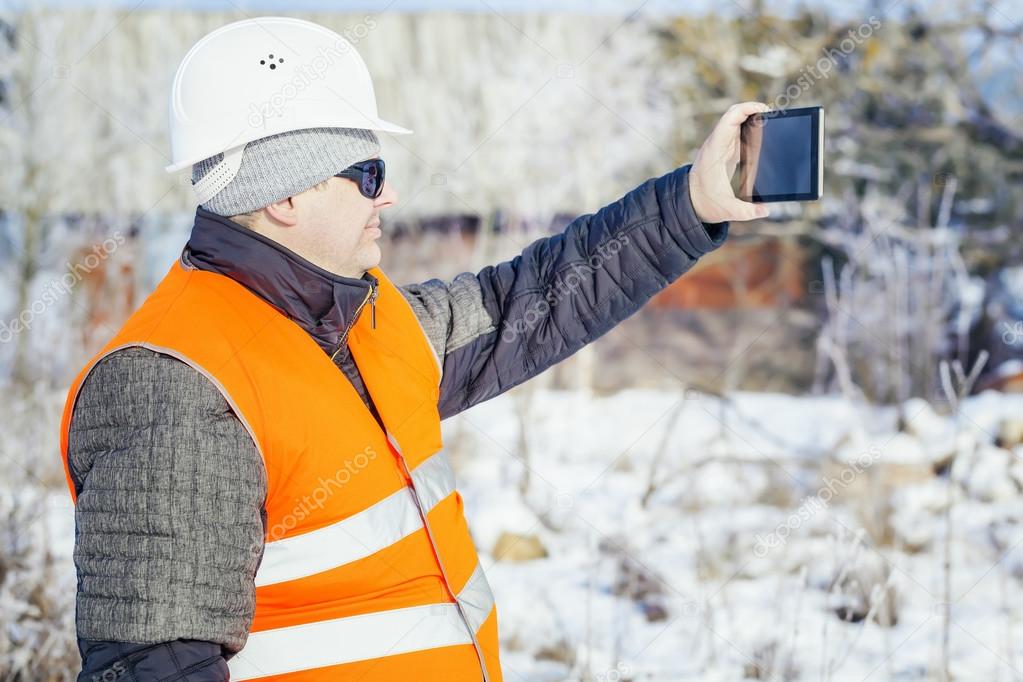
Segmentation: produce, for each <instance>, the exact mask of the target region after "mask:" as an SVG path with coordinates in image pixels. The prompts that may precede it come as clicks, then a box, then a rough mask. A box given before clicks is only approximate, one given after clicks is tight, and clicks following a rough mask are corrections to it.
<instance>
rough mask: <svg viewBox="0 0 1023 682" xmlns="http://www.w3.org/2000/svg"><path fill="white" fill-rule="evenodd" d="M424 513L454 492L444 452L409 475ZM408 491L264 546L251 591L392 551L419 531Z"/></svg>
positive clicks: (412, 502)
mask: <svg viewBox="0 0 1023 682" xmlns="http://www.w3.org/2000/svg"><path fill="white" fill-rule="evenodd" d="M412 480H413V482H414V483H415V486H416V489H417V490H418V491H419V497H420V501H421V502H422V504H423V512H428V511H430V510H431V509H433V508H434V507H435V506H436V505H437V503H438V502H440V501H441V500H443V499H444V498H445V497H447V496H448V495H450V494H452V493H453V492H455V476H454V474H453V473H452V471H451V465H450V464H449V463H448V458H447V457H446V456H445V455H444V453H443V452H438V453H437V454H435V455H433V456H431V457H430V458H429V459H427V460H426V461H425V462H422V463H421V464H420V465H419V466H417V467H416V468H415V469H413V471H412ZM412 494H413V493H412V489H411V488H402V489H400V490H398V491H396V492H395V493H393V494H392V495H390V496H389V497H386V498H384V499H383V500H381V501H379V502H377V503H376V504H374V505H373V506H372V507H370V508H368V509H366V510H364V511H361V512H359V513H358V514H355V515H354V516H350V517H348V518H347V519H343V520H341V521H338V522H337V523H334V524H331V525H329V526H326V527H325V528H320V529H318V530H314V531H312V532H310V533H304V534H302V535H297V536H295V537H290V538H284V539H282V540H275V541H271V542H268V543H266V549H265V550H264V554H263V563H262V564H260V566H259V571H258V572H257V573H256V586H257V587H259V586H262V585H274V584H276V583H283V582H287V581H288V580H296V579H298V578H304V577H306V576H309V575H315V574H316V573H320V572H322V571H327V570H330V569H332V568H336V567H338V566H343V565H344V564H347V563H351V562H353V561H356V560H358V559H362V558H365V557H367V556H369V555H371V554H373V553H375V552H379V551H380V550H382V549H384V548H385V547H388V546H390V545H393V544H394V543H396V542H398V541H399V540H401V539H402V538H404V537H407V536H409V535H411V534H412V533H414V532H416V531H417V530H420V529H421V528H422V527H423V522H422V519H420V517H419V509H418V508H417V507H416V503H415V500H414V499H413V497H412Z"/></svg>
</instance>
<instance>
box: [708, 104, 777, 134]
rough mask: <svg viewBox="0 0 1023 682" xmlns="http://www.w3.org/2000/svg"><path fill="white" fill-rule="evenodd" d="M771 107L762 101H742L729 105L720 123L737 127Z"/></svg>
mask: <svg viewBox="0 0 1023 682" xmlns="http://www.w3.org/2000/svg"><path fill="white" fill-rule="evenodd" d="M770 110H771V108H770V107H769V106H767V105H766V104H764V103H762V102H742V103H740V104H733V105H732V106H730V107H728V111H726V112H725V115H724V116H722V117H721V122H720V123H719V124H718V125H721V126H724V127H730V128H737V127H739V126H741V125H742V124H743V122H745V120H746V119H747V118H749V117H750V116H752V115H753V114H762V113H764V112H765V111H770Z"/></svg>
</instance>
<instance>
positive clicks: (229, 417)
mask: <svg viewBox="0 0 1023 682" xmlns="http://www.w3.org/2000/svg"><path fill="white" fill-rule="evenodd" d="M68 465H69V469H70V471H71V478H72V482H73V484H74V486H75V488H76V491H77V494H78V500H77V504H76V508H75V551H74V560H75V566H76V568H77V571H78V594H77V630H78V637H79V640H80V642H82V641H91V642H96V641H99V642H135V643H154V644H155V643H161V642H168V641H173V640H178V639H184V640H199V641H204V642H212V643H216V644H219V645H221V646H222V647H223V649H224V651H225V653H227V654H230V653H232V652H236V651H238V650H240V649H241V648H242V646H243V645H244V643H245V640H246V637H247V636H248V630H249V626H250V624H251V621H252V616H253V613H254V610H255V586H254V583H253V578H254V576H255V572H256V568H257V567H258V565H259V562H260V560H261V558H262V553H263V537H264V526H265V511H264V507H263V505H264V501H265V498H266V475H265V470H264V467H263V463H262V460H261V458H260V455H259V452H258V450H257V449H256V446H255V444H254V443H253V441H252V439H251V438H250V436H249V434H248V432H247V431H246V430H245V428H244V427H243V426H242V424H241V423H240V422H239V420H238V419H237V418H236V417H235V416H234V413H233V412H232V411H231V408H230V407H229V405H228V403H227V401H226V400H225V399H224V397H223V396H222V395H221V394H220V392H219V391H218V390H217V388H215V387H214V385H213V384H212V383H211V382H210V381H209V380H208V379H207V378H206V377H204V376H203V375H202V374H200V373H199V372H197V371H196V370H195V369H193V368H192V367H190V366H188V365H186V364H185V363H183V362H180V361H179V360H177V359H175V358H172V357H170V356H167V355H162V354H159V353H156V352H154V351H150V350H147V349H143V348H127V349H122V350H119V351H116V352H114V353H113V354H111V355H109V356H107V357H106V358H104V359H103V360H101V361H100V362H99V363H98V364H97V365H96V367H95V368H93V370H92V372H91V373H90V374H89V376H88V377H87V379H86V380H85V382H84V384H83V386H82V389H81V392H80V393H79V396H78V399H77V402H76V404H75V409H74V413H73V416H72V421H71V426H70V434H69V448H68Z"/></svg>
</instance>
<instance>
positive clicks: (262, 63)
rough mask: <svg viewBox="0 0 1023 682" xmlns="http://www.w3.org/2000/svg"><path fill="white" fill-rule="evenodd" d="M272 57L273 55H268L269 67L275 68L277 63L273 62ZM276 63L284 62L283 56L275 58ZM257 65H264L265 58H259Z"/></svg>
mask: <svg viewBox="0 0 1023 682" xmlns="http://www.w3.org/2000/svg"><path fill="white" fill-rule="evenodd" d="M273 58H274V56H273V55H269V56H268V59H269V60H270V68H271V69H276V68H277V64H274V63H273ZM277 63H278V64H283V63H284V57H278V58H277ZM259 65H260V66H265V65H266V59H260V60H259Z"/></svg>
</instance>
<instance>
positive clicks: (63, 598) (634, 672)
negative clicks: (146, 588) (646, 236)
mask: <svg viewBox="0 0 1023 682" xmlns="http://www.w3.org/2000/svg"><path fill="white" fill-rule="evenodd" d="M62 401H63V394H62V393H53V392H49V391H47V392H41V393H39V394H37V395H36V396H35V399H31V400H22V401H21V404H22V405H23V407H22V408H20V411H19V412H17V413H13V415H14V417H15V420H14V421H12V424H15V425H21V426H16V427H14V428H12V429H8V430H7V431H6V433H5V434H4V441H3V442H4V448H5V450H4V455H5V458H6V461H7V465H6V466H5V468H4V470H3V472H2V479H3V481H4V485H2V486H0V518H4V519H6V524H7V525H6V526H4V527H3V528H0V541H2V542H3V545H4V547H5V551H4V554H3V555H2V557H0V570H4V571H15V572H20V573H21V574H22V575H21V579H17V576H15V577H16V579H14V580H6V581H0V582H2V584H3V585H4V587H3V589H2V590H0V613H2V614H3V616H4V620H6V621H7V625H8V627H10V628H11V629H10V630H9V631H10V632H11V633H13V636H12V638H11V640H10V641H9V643H8V644H9V645H10V646H11V649H10V650H8V651H2V650H0V660H4V661H5V667H6V669H7V670H17V669H19V668H21V669H23V670H33V669H36V670H38V667H37V666H38V665H39V664H40V663H42V662H43V661H46V660H47V659H57V658H60V659H61V660H70V659H68V657H69V656H71V657H72V658H73V655H74V639H73V611H74V608H73V599H74V569H73V565H72V561H71V551H72V548H73V534H74V527H73V518H72V510H71V506H70V502H69V499H68V497H67V494H66V493H65V491H64V490H63V489H62V488H61V487H60V486H61V481H62V476H63V474H62V472H61V471H60V469H59V457H58V455H57V443H56V439H55V436H54V434H55V433H56V421H55V420H56V419H57V418H58V416H59V409H60V406H61V403H62ZM33 405H34V406H35V407H33ZM904 408H905V409H904V420H903V421H904V423H905V428H904V429H903V430H902V431H901V432H900V431H897V430H896V423H897V422H896V419H897V414H896V410H895V409H893V408H889V409H881V410H879V409H870V410H866V411H864V410H859V409H856V408H853V407H852V406H851V405H850V404H849V403H848V402H846V401H844V400H843V399H841V398H837V397H835V398H829V397H816V398H813V397H788V396H783V395H768V394H737V395H734V396H732V397H730V398H729V399H727V400H723V401H722V400H719V399H718V398H715V397H712V396H706V395H702V394H698V393H681V392H674V393H673V392H666V391H651V390H630V391H624V392H621V393H617V394H614V395H610V396H599V397H592V396H589V395H588V394H586V393H582V392H563V391H562V392H558V391H547V390H543V389H537V388H530V385H529V384H527V385H526V386H524V387H520V388H519V389H516V390H515V391H512V392H511V393H509V394H506V395H504V396H501V397H499V398H497V399H495V400H492V401H490V402H488V403H484V404H483V405H480V406H477V407H476V408H473V409H472V410H470V411H469V412H467V413H465V414H463V415H460V416H458V417H456V418H454V419H451V420H448V421H447V422H445V424H444V428H445V442H446V447H447V450H448V452H449V453H450V455H451V457H452V458H453V461H454V462H455V466H456V470H457V472H458V478H459V485H460V489H461V491H462V494H463V497H464V502H465V506H466V509H467V514H468V517H469V520H470V525H471V527H472V530H473V534H474V536H475V538H476V542H477V545H478V546H479V548H480V550H481V555H482V560H483V562H484V566H485V567H486V568H487V573H488V576H489V579H490V582H491V585H492V587H493V590H494V592H495V594H496V597H497V602H498V608H499V614H500V627H501V643H502V650H503V660H504V665H505V669H506V679H508V680H512V681H514V680H536V681H540V680H597V681H602V682H615V681H617V682H622V681H624V680H637V681H638V680H739V679H772V680H830V681H838V680H856V681H862V680H932V679H940V678H939V674H938V671H939V670H941V669H942V668H943V662H942V641H943V633H944V631H945V630H946V619H945V609H944V607H943V604H945V603H949V604H951V607H950V609H949V618H948V621H947V632H948V658H949V663H948V667H949V669H950V671H951V672H952V675H953V679H955V680H986V681H988V680H989V681H992V682H996V681H998V680H1015V679H1019V678H1020V677H1021V673H1020V671H1021V670H1023V641H1021V640H1020V638H1019V637H1018V636H1016V633H1017V631H1018V630H1019V627H1020V624H1019V619H1020V617H1021V615H1023V614H1021V611H1023V599H1021V597H1023V589H1021V581H1023V533H1021V531H1020V528H1021V526H1020V521H1021V518H1023V503H1021V497H1020V489H1021V487H1023V446H1021V445H1019V442H1020V440H1021V439H1023V422H1021V421H1020V415H1023V396H1007V395H1002V394H997V393H993V392H988V393H985V394H982V395H980V396H977V397H973V398H970V399H969V400H968V401H967V403H966V404H965V406H964V409H963V412H962V416H961V418H960V420H959V426H958V428H957V427H956V424H955V423H954V421H953V420H952V419H951V418H948V417H942V416H939V415H938V414H937V413H936V412H935V411H934V410H933V409H932V408H931V407H930V406H929V405H928V404H927V403H925V402H923V401H911V402H909V403H907V404H906V405H905V406H904ZM33 410H39V412H35V414H34V415H33V414H31V412H32V411H33ZM32 416H34V417H35V418H30V417H32ZM51 422H52V423H51ZM522 423H527V424H528V425H529V428H528V429H527V430H526V432H525V433H522V431H521V429H520V424H522ZM28 425H34V426H31V427H29V426H28ZM996 443H1000V444H1002V445H1005V446H1006V447H1005V448H1003V447H1001V446H999V445H996ZM34 445H37V446H38V447H39V449H36V447H34ZM42 453H45V457H43V456H41V454H42ZM527 462H528V466H527V465H526V463H527ZM935 472H937V473H935ZM527 474H528V475H527ZM949 474H950V475H951V481H952V486H951V488H950V487H949V480H950V478H949ZM13 481H20V483H18V484H17V485H16V486H12V485H11V482H13ZM28 481H31V483H28ZM950 493H951V495H952V496H951V498H950V497H949V494H950ZM950 499H951V508H950V510H951V515H950V517H951V523H952V533H951V536H950V537H951V542H950V543H946V538H947V537H948V535H947V534H946V531H945V529H946V519H945V512H946V510H947V509H949V504H948V503H949V500H950ZM44 519H45V520H46V522H45V523H44V522H43V520H44ZM502 536H503V537H502ZM48 552H49V553H51V554H52V558H49V559H48V558H47V556H46V555H47V553H48ZM946 552H947V553H948V557H949V565H950V570H949V571H948V572H946V570H945V568H944V566H945V557H946ZM946 578H947V580H948V583H947V586H946ZM946 595H948V596H946ZM47 614H50V615H47ZM69 652H70V654H69ZM61 665H65V664H61ZM72 665H74V663H73V662H69V663H67V664H66V665H65V667H63V668H57V669H60V670H66V669H67V668H68V667H70V666H72ZM46 667H47V669H48V670H54V669H55V668H54V666H53V660H50V661H49V665H48V666H46ZM25 679H61V678H60V677H39V678H25ZM64 679H71V678H70V677H68V678H64Z"/></svg>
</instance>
